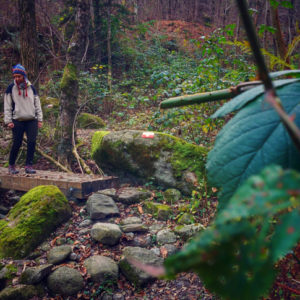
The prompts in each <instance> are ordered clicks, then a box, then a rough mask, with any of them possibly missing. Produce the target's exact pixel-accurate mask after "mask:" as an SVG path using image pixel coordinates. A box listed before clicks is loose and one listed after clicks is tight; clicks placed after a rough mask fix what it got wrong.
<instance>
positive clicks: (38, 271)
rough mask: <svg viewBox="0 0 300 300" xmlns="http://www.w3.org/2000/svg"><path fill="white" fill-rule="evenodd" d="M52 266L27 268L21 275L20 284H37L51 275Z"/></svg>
mask: <svg viewBox="0 0 300 300" xmlns="http://www.w3.org/2000/svg"><path fill="white" fill-rule="evenodd" d="M52 267H53V265H52V264H46V265H41V266H38V267H29V268H26V270H25V271H24V272H23V273H22V274H21V277H20V283H24V284H37V283H39V282H41V281H42V280H43V279H44V278H45V277H46V276H48V275H49V274H50V273H51V269H52Z"/></svg>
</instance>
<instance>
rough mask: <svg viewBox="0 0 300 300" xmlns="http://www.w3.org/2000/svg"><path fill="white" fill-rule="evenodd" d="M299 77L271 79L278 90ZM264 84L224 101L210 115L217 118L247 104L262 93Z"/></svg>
mask: <svg viewBox="0 0 300 300" xmlns="http://www.w3.org/2000/svg"><path fill="white" fill-rule="evenodd" d="M299 80H300V79H280V80H276V81H273V85H274V87H275V88H276V89H277V90H278V89H279V88H282V87H283V86H285V85H288V84H292V83H294V82H296V81H299ZM264 91H265V90H264V86H263V85H259V86H257V87H255V88H253V89H250V90H248V91H246V92H244V93H242V94H240V95H238V96H236V97H234V98H233V99H232V100H231V101H229V102H227V103H225V104H224V105H223V106H222V107H220V108H219V109H218V110H217V111H216V112H215V113H214V114H213V115H212V116H211V117H212V118H219V117H224V116H225V115H227V114H229V113H231V112H233V111H236V110H239V109H241V108H243V107H244V106H245V105H247V104H248V103H249V102H251V101H254V100H256V99H257V97H259V96H260V95H262V94H263V93H264Z"/></svg>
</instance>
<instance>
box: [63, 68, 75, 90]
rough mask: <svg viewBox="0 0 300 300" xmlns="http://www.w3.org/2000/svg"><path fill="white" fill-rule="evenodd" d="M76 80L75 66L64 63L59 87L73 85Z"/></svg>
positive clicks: (65, 87) (66, 87) (64, 87)
mask: <svg viewBox="0 0 300 300" xmlns="http://www.w3.org/2000/svg"><path fill="white" fill-rule="evenodd" d="M77 81H78V77H77V68H76V66H75V65H73V64H70V63H68V64H66V66H65V68H64V74H63V77H62V79H61V82H60V88H61V89H63V90H65V89H68V88H69V87H71V86H73V85H74V82H77Z"/></svg>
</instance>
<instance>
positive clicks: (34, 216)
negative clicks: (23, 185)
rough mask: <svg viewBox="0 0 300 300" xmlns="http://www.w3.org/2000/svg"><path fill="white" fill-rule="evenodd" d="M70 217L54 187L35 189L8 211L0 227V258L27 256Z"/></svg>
mask: <svg viewBox="0 0 300 300" xmlns="http://www.w3.org/2000/svg"><path fill="white" fill-rule="evenodd" d="M70 215H71V208H70V206H69V203H68V201H67V199H66V198H65V196H64V195H63V194H62V192H61V191H60V190H59V189H58V188H57V187H56V186H50V185H49V186H38V187H35V188H33V189H32V190H30V191H29V192H28V193H26V194H25V195H23V196H22V197H21V199H20V201H19V202H18V203H17V204H16V205H15V206H14V207H13V208H12V209H11V211H10V213H9V215H8V219H9V222H6V223H5V224H3V223H1V224H0V257H2V258H3V257H13V258H20V257H24V256H26V255H27V254H29V253H30V252H31V251H32V250H33V249H34V248H35V247H36V246H37V245H39V244H40V243H41V242H42V241H43V240H44V239H45V238H46V237H47V236H48V235H49V234H50V233H51V232H52V231H53V230H54V229H55V228H56V226H58V225H59V224H61V223H62V222H63V221H65V220H67V219H68V218H69V217H70Z"/></svg>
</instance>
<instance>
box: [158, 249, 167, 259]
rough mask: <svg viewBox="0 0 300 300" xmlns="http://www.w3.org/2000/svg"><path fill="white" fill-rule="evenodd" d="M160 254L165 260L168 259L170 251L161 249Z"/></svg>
mask: <svg viewBox="0 0 300 300" xmlns="http://www.w3.org/2000/svg"><path fill="white" fill-rule="evenodd" d="M160 254H161V256H162V257H163V258H167V256H168V250H167V249H166V247H161V248H160Z"/></svg>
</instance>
